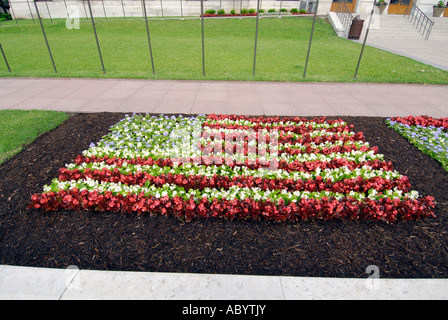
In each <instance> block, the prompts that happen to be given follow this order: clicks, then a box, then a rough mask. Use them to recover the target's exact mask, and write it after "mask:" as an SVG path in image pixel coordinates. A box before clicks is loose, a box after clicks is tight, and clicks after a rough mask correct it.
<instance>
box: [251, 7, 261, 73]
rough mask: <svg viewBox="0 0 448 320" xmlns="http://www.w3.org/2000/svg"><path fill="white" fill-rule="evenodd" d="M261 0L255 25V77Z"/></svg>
mask: <svg viewBox="0 0 448 320" xmlns="http://www.w3.org/2000/svg"><path fill="white" fill-rule="evenodd" d="M259 11H260V0H257V23H256V26H255V46H254V69H253V72H252V75H253V76H254V77H255V63H256V61H257V40H258V21H259V19H260V12H259Z"/></svg>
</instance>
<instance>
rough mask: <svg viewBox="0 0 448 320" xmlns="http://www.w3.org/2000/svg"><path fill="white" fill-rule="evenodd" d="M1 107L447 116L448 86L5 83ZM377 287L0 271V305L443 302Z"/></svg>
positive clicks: (393, 282)
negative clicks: (197, 301)
mask: <svg viewBox="0 0 448 320" xmlns="http://www.w3.org/2000/svg"><path fill="white" fill-rule="evenodd" d="M0 109H45V110H62V111H70V112H98V111H108V112H155V113H156V112H158V113H184V114H187V113H237V114H254V115H260V114H265V115H302V116H306V115H341V116H342V115H352V116H361V115H362V116H405V115H411V114H413V115H421V114H427V115H431V116H434V117H447V116H448V87H447V86H424V85H386V84H334V83H323V84H320V83H317V84H316V83H275V82H274V83H269V82H222V81H216V82H215V81H167V80H166V81H165V80H162V81H155V80H109V79H107V80H103V79H99V80H90V79H36V78H29V79H28V78H27V79H16V78H14V79H6V78H3V79H0ZM380 276H381V274H380ZM366 277H367V274H366ZM377 281H378V282H373V283H372V282H368V281H367V280H366V279H335V278H303V277H277V276H272V277H268V276H242V275H233V276H231V275H209V274H170V273H147V272H110V271H88V270H81V271H79V270H77V269H76V270H74V269H68V270H63V269H43V268H27V267H15V266H0V299H193V300H195V299H251V300H252V299H275V300H277V299H448V280H446V279H437V280H432V279H415V280H409V279H407V280H406V279H381V278H380V279H379V280H377Z"/></svg>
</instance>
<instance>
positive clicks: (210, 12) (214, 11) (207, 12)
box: [205, 9, 216, 14]
mask: <svg viewBox="0 0 448 320" xmlns="http://www.w3.org/2000/svg"><path fill="white" fill-rule="evenodd" d="M215 13H216V10H213V9H210V10H207V11H205V14H215Z"/></svg>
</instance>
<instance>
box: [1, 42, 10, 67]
mask: <svg viewBox="0 0 448 320" xmlns="http://www.w3.org/2000/svg"><path fill="white" fill-rule="evenodd" d="M0 49H1V50H2V55H3V59H5V63H6V66H7V67H8V71H9V72H11V68H10V67H9V63H8V60H7V59H6V55H5V52H4V51H3V47H2V44H1V43H0Z"/></svg>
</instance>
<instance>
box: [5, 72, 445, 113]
mask: <svg viewBox="0 0 448 320" xmlns="http://www.w3.org/2000/svg"><path fill="white" fill-rule="evenodd" d="M0 108H2V109H46V110H62V111H71V112H99V111H110V112H154V113H184V114H188V113H192V114H198V113H227V114H233V113H235V114H252V115H262V114H264V115H309V116H313V115H341V116H343V115H353V116H361V115H363V116H404V115H422V114H427V115H431V116H434V117H442V116H444V117H446V116H448V86H433V85H401V84H361V83H359V84H358V83H354V84H350V83H348V84H343V83H285V82H281V83H280V82H225V81H171V80H117V79H95V80H92V79H48V78H47V79H37V78H26V79H14V78H13V79H7V78H6V79H5V78H3V79H0Z"/></svg>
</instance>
